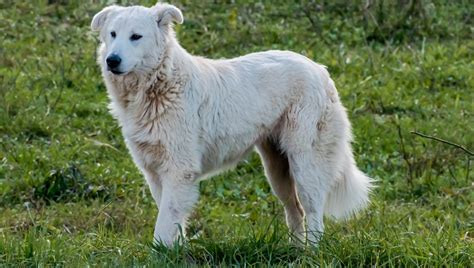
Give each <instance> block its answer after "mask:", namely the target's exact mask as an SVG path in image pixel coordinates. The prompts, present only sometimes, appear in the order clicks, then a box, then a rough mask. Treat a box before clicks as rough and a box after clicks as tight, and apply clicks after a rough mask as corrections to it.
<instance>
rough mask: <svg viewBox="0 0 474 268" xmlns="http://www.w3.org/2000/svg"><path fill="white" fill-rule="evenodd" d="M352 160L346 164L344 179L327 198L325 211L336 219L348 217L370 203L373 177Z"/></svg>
mask: <svg viewBox="0 0 474 268" xmlns="http://www.w3.org/2000/svg"><path fill="white" fill-rule="evenodd" d="M351 158H352V157H351ZM350 160H351V161H350V162H352V163H350V164H349V165H347V166H346V168H345V171H344V174H343V177H342V179H341V180H339V181H338V183H337V184H336V185H335V186H334V188H333V189H332V191H331V192H330V193H329V196H328V198H327V200H326V206H325V211H324V212H325V214H326V215H328V216H331V217H332V218H335V219H346V218H348V217H350V216H352V215H354V214H355V213H356V212H357V211H359V210H361V209H363V208H364V207H366V206H367V204H368V203H369V193H370V190H371V189H372V187H373V186H372V179H371V178H369V177H368V176H366V175H365V174H364V173H363V172H362V171H360V170H359V169H358V168H357V166H356V165H355V163H354V160H353V159H350Z"/></svg>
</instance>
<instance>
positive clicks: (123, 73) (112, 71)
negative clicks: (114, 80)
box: [109, 69, 126, 75]
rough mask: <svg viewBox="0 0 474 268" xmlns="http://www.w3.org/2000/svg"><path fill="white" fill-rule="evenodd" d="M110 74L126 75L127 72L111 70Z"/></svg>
mask: <svg viewBox="0 0 474 268" xmlns="http://www.w3.org/2000/svg"><path fill="white" fill-rule="evenodd" d="M109 72H111V73H113V74H114V75H125V74H126V72H121V71H119V70H114V69H109Z"/></svg>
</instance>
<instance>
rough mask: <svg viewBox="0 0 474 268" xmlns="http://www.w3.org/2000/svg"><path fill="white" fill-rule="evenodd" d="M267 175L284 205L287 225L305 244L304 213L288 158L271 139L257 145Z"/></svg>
mask: <svg viewBox="0 0 474 268" xmlns="http://www.w3.org/2000/svg"><path fill="white" fill-rule="evenodd" d="M257 149H258V152H259V153H260V156H261V158H262V162H263V165H264V167H265V173H266V176H267V179H268V181H269V182H270V185H271V187H272V190H273V192H274V193H275V195H276V196H277V197H278V198H279V199H280V201H281V202H282V203H283V206H284V209H285V215H286V223H287V225H288V228H289V229H290V232H291V233H292V235H293V236H294V237H295V238H297V239H298V240H300V241H303V242H304V221H303V220H304V212H303V208H302V207H301V204H300V202H299V200H298V196H297V194H296V188H295V182H294V180H293V178H292V177H291V175H290V170H289V164H288V158H287V157H286V154H285V153H283V152H282V151H281V150H279V146H278V144H277V143H275V142H274V141H273V140H272V139H271V138H268V139H266V140H264V141H263V142H261V143H260V144H258V145H257Z"/></svg>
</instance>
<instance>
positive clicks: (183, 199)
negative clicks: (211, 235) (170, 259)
mask: <svg viewBox="0 0 474 268" xmlns="http://www.w3.org/2000/svg"><path fill="white" fill-rule="evenodd" d="M198 197H199V187H198V184H197V182H194V181H187V180H185V179H184V178H172V177H164V178H163V180H162V196H161V202H160V205H159V206H160V207H159V213H158V218H157V220H156V225H155V233H154V238H155V240H156V241H158V242H161V243H163V244H165V245H167V246H171V245H173V243H174V242H175V241H176V240H177V238H178V237H179V235H180V231H182V233H183V236H184V231H185V224H186V219H187V217H188V215H189V213H190V212H191V209H192V208H193V206H194V204H195V203H196V202H197V200H198Z"/></svg>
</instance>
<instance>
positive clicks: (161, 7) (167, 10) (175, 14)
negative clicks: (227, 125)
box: [153, 3, 184, 26]
mask: <svg viewBox="0 0 474 268" xmlns="http://www.w3.org/2000/svg"><path fill="white" fill-rule="evenodd" d="M153 10H154V13H155V18H156V21H157V23H158V26H169V25H171V23H177V24H182V23H183V20H184V19H183V13H181V10H179V8H177V7H175V6H173V5H170V4H163V3H158V4H156V5H155V6H154V7H153Z"/></svg>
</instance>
